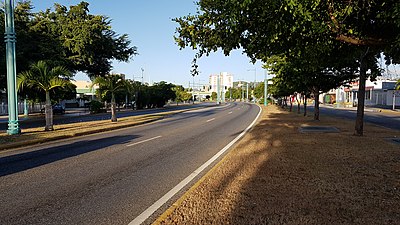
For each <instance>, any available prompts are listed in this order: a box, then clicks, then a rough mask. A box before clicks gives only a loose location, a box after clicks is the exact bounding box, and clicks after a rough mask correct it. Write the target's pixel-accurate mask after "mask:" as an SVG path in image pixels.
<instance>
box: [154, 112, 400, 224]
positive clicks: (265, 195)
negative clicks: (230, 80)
mask: <svg viewBox="0 0 400 225" xmlns="http://www.w3.org/2000/svg"><path fill="white" fill-rule="evenodd" d="M303 125H312V126H334V127H336V128H338V129H339V130H340V132H339V133H300V132H299V130H298V129H299V127H300V126H303ZM353 130H354V121H350V120H343V119H337V118H329V117H325V116H324V115H321V121H313V119H312V117H311V116H309V117H303V116H302V115H298V114H297V113H290V112H287V111H284V110H281V109H279V108H278V107H276V106H268V107H267V108H264V113H263V115H262V118H261V119H260V122H259V123H258V125H256V127H255V128H254V129H253V130H252V131H251V132H250V133H249V134H247V135H246V136H245V137H244V138H243V139H242V140H241V141H240V143H239V144H237V145H236V146H235V147H234V148H233V149H232V150H231V151H230V153H229V154H228V155H227V156H226V157H225V158H224V159H223V160H222V162H220V163H219V164H218V165H217V166H216V167H215V168H214V169H213V170H212V171H211V172H209V173H208V174H207V175H206V177H205V178H204V179H203V180H202V182H201V183H199V184H198V185H196V186H195V187H193V188H192V189H191V190H189V192H188V193H186V194H185V195H184V196H183V197H182V198H181V199H180V200H178V202H177V203H175V204H174V206H172V207H171V208H170V210H169V212H172V213H165V214H164V215H162V216H161V217H160V218H159V220H158V221H156V222H155V224H400V145H399V144H395V143H394V142H391V141H389V140H388V139H387V138H394V137H400V132H398V131H394V130H390V129H385V128H381V127H377V126H373V125H370V124H365V125H364V130H365V135H364V137H356V136H353V135H352V134H353Z"/></svg>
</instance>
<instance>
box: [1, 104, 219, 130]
mask: <svg viewBox="0 0 400 225" xmlns="http://www.w3.org/2000/svg"><path fill="white" fill-rule="evenodd" d="M204 106H206V107H210V106H213V104H206V103H204V104H195V105H182V106H171V107H167V108H161V109H147V110H137V111H134V110H132V111H117V118H124V117H129V116H139V115H148V114H154V113H161V112H170V111H174V110H184V109H190V108H199V107H204ZM110 119H111V113H102V114H87V115H77V116H71V115H66V114H64V115H54V118H53V123H54V125H60V124H69V123H80V122H89V121H99V120H110ZM45 124H46V122H45V120H44V115H43V117H42V118H34V119H23V120H20V121H19V126H20V128H21V129H28V128H37V127H44V126H45ZM7 129H8V121H7V120H3V121H1V122H0V131H5V130H7Z"/></svg>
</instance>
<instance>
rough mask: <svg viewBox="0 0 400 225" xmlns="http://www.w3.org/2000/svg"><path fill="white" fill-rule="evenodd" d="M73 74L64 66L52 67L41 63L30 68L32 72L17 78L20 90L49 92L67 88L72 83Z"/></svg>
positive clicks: (19, 75) (26, 72)
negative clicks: (28, 89) (29, 89)
mask: <svg viewBox="0 0 400 225" xmlns="http://www.w3.org/2000/svg"><path fill="white" fill-rule="evenodd" d="M71 77H72V74H71V72H70V71H68V70H67V69H66V68H65V67H63V66H54V67H53V66H51V65H49V63H47V62H45V61H39V62H37V63H36V64H32V65H31V66H30V70H28V71H24V72H22V73H20V74H18V76H17V87H18V90H23V89H25V88H31V89H36V90H39V91H45V92H48V91H50V90H52V89H55V88H58V87H65V86H67V85H68V84H69V83H70V82H69V79H71Z"/></svg>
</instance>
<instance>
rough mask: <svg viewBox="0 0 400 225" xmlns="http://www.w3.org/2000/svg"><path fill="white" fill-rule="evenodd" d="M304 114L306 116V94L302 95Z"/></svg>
mask: <svg viewBox="0 0 400 225" xmlns="http://www.w3.org/2000/svg"><path fill="white" fill-rule="evenodd" d="M303 104H304V116H307V96H306V95H304V103H303Z"/></svg>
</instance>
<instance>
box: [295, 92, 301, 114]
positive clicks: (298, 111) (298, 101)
mask: <svg viewBox="0 0 400 225" xmlns="http://www.w3.org/2000/svg"><path fill="white" fill-rule="evenodd" d="M296 102H297V113H298V114H300V103H301V102H300V99H299V98H298V95H296Z"/></svg>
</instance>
